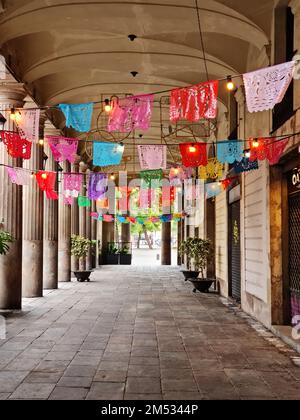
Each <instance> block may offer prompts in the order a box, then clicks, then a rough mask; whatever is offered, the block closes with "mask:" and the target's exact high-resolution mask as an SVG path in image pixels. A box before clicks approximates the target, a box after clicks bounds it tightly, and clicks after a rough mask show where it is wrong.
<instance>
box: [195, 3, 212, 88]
mask: <svg viewBox="0 0 300 420" xmlns="http://www.w3.org/2000/svg"><path fill="white" fill-rule="evenodd" d="M195 4H196V11H197V19H198V26H199V34H200V42H201V48H202V53H203V61H204V66H205V72H206V78H207V81H209V74H208V66H207V59H206V52H205V48H204V39H203V32H202V24H201V18H200V11H199V7H198V0H195Z"/></svg>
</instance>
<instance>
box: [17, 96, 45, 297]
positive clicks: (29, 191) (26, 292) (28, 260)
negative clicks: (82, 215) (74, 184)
mask: <svg viewBox="0 0 300 420" xmlns="http://www.w3.org/2000/svg"><path fill="white" fill-rule="evenodd" d="M28 106H29V107H32V106H33V104H32V102H28ZM25 108H26V106H25ZM23 166H24V168H27V169H34V170H42V169H43V147H41V146H40V145H39V144H35V143H33V144H32V152H31V159H30V160H28V161H27V160H26V161H24V163H23ZM43 212H44V193H43V191H41V190H40V188H39V186H38V185H37V182H36V180H35V179H33V180H32V183H31V186H30V188H28V187H27V188H24V189H23V251H22V252H23V253H22V255H23V267H22V291H23V297H27V298H34V297H42V296H43V216H44V214H43Z"/></svg>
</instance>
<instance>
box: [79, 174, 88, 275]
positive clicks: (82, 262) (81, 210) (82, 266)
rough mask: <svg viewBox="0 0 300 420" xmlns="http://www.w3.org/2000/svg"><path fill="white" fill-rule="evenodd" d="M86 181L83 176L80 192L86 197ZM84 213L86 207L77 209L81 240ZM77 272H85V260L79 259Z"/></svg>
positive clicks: (84, 219) (83, 233) (84, 223)
mask: <svg viewBox="0 0 300 420" xmlns="http://www.w3.org/2000/svg"><path fill="white" fill-rule="evenodd" d="M80 172H82V173H84V172H83V171H82V170H80ZM86 183H87V180H86V176H85V174H84V176H83V183H82V190H81V195H82V196H85V195H86V185H85V184H86ZM86 213H87V209H86V207H79V235H80V236H82V237H83V238H86ZM79 270H80V271H85V270H86V259H85V258H80V260H79Z"/></svg>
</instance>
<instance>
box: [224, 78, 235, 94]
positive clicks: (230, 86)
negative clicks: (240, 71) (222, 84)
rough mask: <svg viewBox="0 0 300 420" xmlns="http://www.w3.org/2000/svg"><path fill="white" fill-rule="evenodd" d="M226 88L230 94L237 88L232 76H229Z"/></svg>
mask: <svg viewBox="0 0 300 420" xmlns="http://www.w3.org/2000/svg"><path fill="white" fill-rule="evenodd" d="M226 88H227V90H229V91H230V92H232V91H233V89H234V88H235V85H234V83H233V81H232V77H231V76H227V83H226Z"/></svg>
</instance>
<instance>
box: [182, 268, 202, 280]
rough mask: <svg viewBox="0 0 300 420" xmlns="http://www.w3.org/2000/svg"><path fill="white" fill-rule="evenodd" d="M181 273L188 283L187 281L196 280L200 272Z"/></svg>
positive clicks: (185, 271)
mask: <svg viewBox="0 0 300 420" xmlns="http://www.w3.org/2000/svg"><path fill="white" fill-rule="evenodd" d="M181 272H182V274H183V275H184V278H185V281H188V280H189V279H197V278H198V276H199V274H200V271H188V270H182V271H181Z"/></svg>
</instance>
